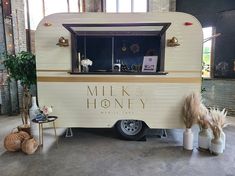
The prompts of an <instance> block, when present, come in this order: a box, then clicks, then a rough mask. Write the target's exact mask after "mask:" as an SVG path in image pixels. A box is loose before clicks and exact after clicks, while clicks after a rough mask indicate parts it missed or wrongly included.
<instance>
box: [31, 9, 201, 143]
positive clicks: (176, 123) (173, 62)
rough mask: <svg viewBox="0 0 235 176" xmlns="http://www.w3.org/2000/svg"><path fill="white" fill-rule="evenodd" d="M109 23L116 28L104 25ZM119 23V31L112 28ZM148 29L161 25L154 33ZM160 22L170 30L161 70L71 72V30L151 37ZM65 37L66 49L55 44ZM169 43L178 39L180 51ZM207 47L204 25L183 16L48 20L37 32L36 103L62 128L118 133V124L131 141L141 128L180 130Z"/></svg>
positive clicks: (95, 15)
mask: <svg viewBox="0 0 235 176" xmlns="http://www.w3.org/2000/svg"><path fill="white" fill-rule="evenodd" d="M81 24H82V25H83V26H81ZM91 24H92V25H91ZM112 24H114V27H107V25H111V26H112ZM117 24H119V25H122V26H118V27H115V25H117ZM138 24H141V26H138ZM145 24H146V25H145ZM149 24H150V25H149ZM151 24H160V25H158V26H157V27H155V28H154V27H152V26H151ZM161 24H169V25H168V29H167V30H166V31H165V35H164V38H163V40H164V41H163V44H164V46H162V52H164V53H162V54H163V55H164V56H165V59H164V65H162V67H163V70H160V72H157V73H156V74H155V73H153V74H144V73H143V74H142V73H139V74H128V73H127V74H125V72H121V73H120V74H114V73H112V72H108V73H105V74H99V73H97V74H96V73H94V72H93V73H87V74H80V73H77V72H76V71H75V72H76V74H74V70H73V68H72V65H73V64H72V57H75V55H73V54H72V51H73V50H74V48H73V47H74V45H76V44H75V43H76V42H75V43H74V39H73V38H72V37H73V35H75V34H73V33H71V32H74V31H75V32H76V31H78V30H80V32H81V31H82V32H83V34H84V33H85V32H86V31H87V30H89V31H93V32H94V31H96V32H97V31H98V32H100V31H102V32H104V33H106V32H110V31H112V30H113V31H129V30H130V28H131V30H130V31H132V32H133V31H135V32H136V31H137V32H139V31H150V32H151V31H154V30H157V28H159V26H161ZM89 25H90V26H92V27H90V26H89ZM96 25H97V26H96ZM128 25H129V26H128ZM163 27H164V26H163ZM66 28H67V29H66ZM160 28H161V27H160ZM61 36H63V37H64V38H65V39H68V42H69V46H67V47H60V46H58V45H56V44H57V42H58V39H59V38H60V37H61ZM172 37H176V38H177V39H178V42H179V44H180V45H179V46H175V47H171V46H168V45H167V40H169V39H171V38H172ZM202 43H203V37H202V28H201V25H200V23H199V22H198V21H197V19H196V18H194V17H193V16H191V15H189V14H185V13H178V12H167V13H132V14H131V13H128V14H127V13H120V14H111V13H59V14H53V15H49V16H47V17H45V18H44V19H43V20H42V21H41V22H40V24H39V26H38V28H37V30H36V40H35V45H36V64H37V88H38V100H39V105H52V106H53V107H54V112H53V113H54V115H57V116H58V117H59V119H58V120H57V126H58V127H91V128H93V127H95V128H97V127H98V128H103V127H113V126H114V125H115V124H117V122H118V128H119V131H120V133H121V134H123V135H124V136H125V137H127V138H128V137H130V138H129V139H133V138H135V139H136V136H138V135H139V133H140V132H142V129H143V127H144V123H145V124H146V125H147V126H148V127H150V128H164V129H170V128H183V127H184V126H183V121H182V115H181V110H182V103H183V101H184V97H185V96H186V95H188V94H189V93H191V92H200V90H201V56H202ZM112 63H114V62H113V61H112ZM71 72H72V73H71ZM143 122H144V123H143Z"/></svg>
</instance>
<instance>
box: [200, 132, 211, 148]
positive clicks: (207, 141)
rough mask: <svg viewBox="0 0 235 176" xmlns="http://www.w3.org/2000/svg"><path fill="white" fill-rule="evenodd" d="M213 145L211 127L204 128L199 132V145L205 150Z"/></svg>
mask: <svg viewBox="0 0 235 176" xmlns="http://www.w3.org/2000/svg"><path fill="white" fill-rule="evenodd" d="M210 145H211V134H210V131H209V129H208V128H207V129H205V128H202V130H201V131H200V132H199V133H198V147H199V148H200V149H203V150H208V149H209V148H210Z"/></svg>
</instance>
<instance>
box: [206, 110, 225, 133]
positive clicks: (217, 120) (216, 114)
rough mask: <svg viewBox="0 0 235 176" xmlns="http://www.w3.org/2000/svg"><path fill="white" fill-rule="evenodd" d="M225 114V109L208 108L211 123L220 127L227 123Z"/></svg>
mask: <svg viewBox="0 0 235 176" xmlns="http://www.w3.org/2000/svg"><path fill="white" fill-rule="evenodd" d="M226 115H227V111H226V110H225V109H223V110H222V111H220V110H219V109H216V108H212V109H211V110H210V116H211V120H212V123H213V124H214V125H216V126H218V127H219V128H220V129H222V128H224V127H226V126H227V125H228V123H227V118H226Z"/></svg>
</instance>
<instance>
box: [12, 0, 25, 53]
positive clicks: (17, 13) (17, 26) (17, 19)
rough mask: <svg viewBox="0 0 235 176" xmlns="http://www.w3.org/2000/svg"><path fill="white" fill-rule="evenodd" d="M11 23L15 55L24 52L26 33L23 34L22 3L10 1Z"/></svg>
mask: <svg viewBox="0 0 235 176" xmlns="http://www.w3.org/2000/svg"><path fill="white" fill-rule="evenodd" d="M11 9H12V21H13V32H14V43H15V51H16V53H18V52H20V51H26V50H27V46H26V32H25V17H24V1H22V0H12V1H11Z"/></svg>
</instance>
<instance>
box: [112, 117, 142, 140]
mask: <svg viewBox="0 0 235 176" xmlns="http://www.w3.org/2000/svg"><path fill="white" fill-rule="evenodd" d="M116 129H117V131H118V133H119V134H120V135H121V137H123V138H124V139H127V140H140V139H141V138H142V137H143V136H144V135H145V130H146V126H145V124H144V122H142V121H140V120H120V121H118V122H117V124H116Z"/></svg>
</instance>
